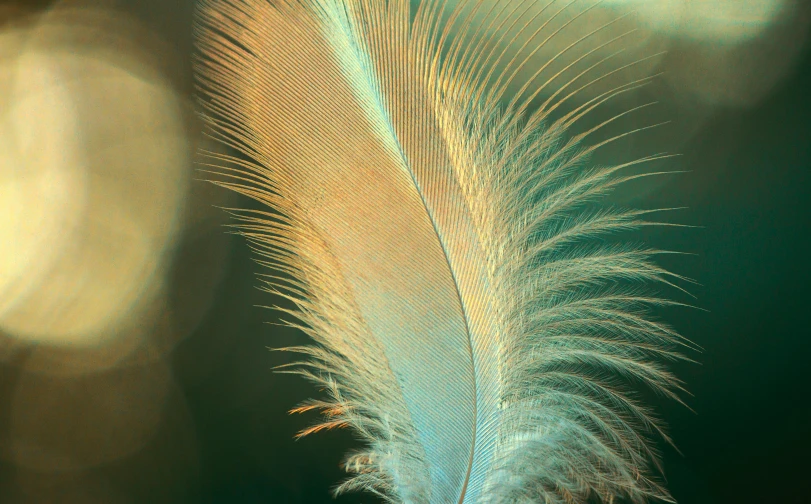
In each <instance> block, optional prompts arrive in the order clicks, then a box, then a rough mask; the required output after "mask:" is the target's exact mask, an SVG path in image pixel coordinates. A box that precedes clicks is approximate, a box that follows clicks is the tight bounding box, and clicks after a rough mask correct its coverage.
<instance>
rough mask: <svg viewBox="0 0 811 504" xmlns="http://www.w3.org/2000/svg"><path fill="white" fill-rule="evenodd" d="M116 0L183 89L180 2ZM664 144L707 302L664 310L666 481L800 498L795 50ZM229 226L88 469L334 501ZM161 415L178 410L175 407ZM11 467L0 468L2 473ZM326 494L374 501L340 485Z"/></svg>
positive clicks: (156, 495) (333, 437)
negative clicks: (115, 450) (170, 56)
mask: <svg viewBox="0 0 811 504" xmlns="http://www.w3.org/2000/svg"><path fill="white" fill-rule="evenodd" d="M125 6H126V8H128V9H131V10H132V11H133V12H135V13H136V14H137V15H138V16H140V17H142V18H143V19H144V20H145V22H146V23H147V24H149V25H151V26H152V27H154V29H156V30H157V31H159V32H160V33H161V34H162V35H163V36H164V37H165V39H166V40H168V41H170V42H171V44H172V45H173V47H174V49H175V50H176V51H177V54H178V55H181V56H182V57H181V58H179V59H178V61H182V63H181V67H180V68H177V69H176V70H177V77H176V79H177V84H178V86H179V87H180V88H181V89H183V90H184V91H185V92H186V93H187V94H188V95H189V96H191V94H192V78H191V71H190V64H189V63H188V61H189V59H190V55H191V53H192V41H191V35H190V33H191V19H192V15H193V6H192V1H191V0H143V1H139V0H131V1H130V2H128V3H127V4H125ZM679 150H680V151H681V152H683V153H684V157H683V158H681V160H680V161H679V164H680V168H683V169H688V170H691V173H688V174H685V175H682V176H680V177H678V178H676V179H673V180H672V181H670V182H668V184H667V185H666V186H665V187H663V188H661V189H659V192H658V193H657V194H654V195H652V196H651V198H652V199H654V200H656V201H657V202H659V201H661V202H663V205H665V206H688V207H689V209H688V210H686V211H685V212H683V213H682V214H680V217H679V220H680V221H681V222H688V223H691V224H698V225H701V226H703V228H702V229H697V230H692V231H687V232H685V231H678V232H670V231H666V232H662V233H661V234H660V233H659V232H658V231H657V232H656V234H655V236H653V235H651V236H650V237H651V238H655V242H656V244H657V245H659V246H662V247H672V248H676V249H679V250H688V251H692V252H695V253H696V254H697V256H696V257H691V258H686V259H679V261H678V263H674V264H673V266H674V268H676V269H677V270H678V271H679V272H683V273H685V274H687V275H688V276H690V277H692V278H695V279H698V280H699V281H700V282H701V284H702V286H699V287H696V288H694V289H693V292H695V293H696V295H697V296H698V298H699V299H698V301H697V304H698V305H700V306H701V307H702V308H705V309H706V310H708V312H701V311H697V310H673V311H671V312H668V313H666V314H665V317H666V319H667V320H668V321H670V322H672V323H673V324H674V325H675V326H676V327H677V328H678V329H679V330H680V331H681V332H682V333H683V334H684V335H686V336H687V337H689V338H690V339H692V340H693V341H695V342H696V343H698V344H699V345H701V346H702V347H703V348H704V352H703V353H702V354H700V355H697V356H695V355H694V356H692V357H694V358H696V359H697V360H698V361H700V363H701V364H700V365H694V364H681V365H678V366H677V369H676V372H677V374H678V375H679V376H680V377H681V378H683V379H684V380H685V381H686V383H687V387H688V388H689V390H690V391H691V392H692V393H693V394H694V397H692V398H689V399H688V403H689V405H690V406H691V407H692V408H693V409H694V410H695V413H692V412H690V411H688V410H686V409H685V408H683V407H681V406H679V405H677V404H673V403H670V402H666V401H658V402H660V403H661V404H659V405H658V406H659V408H658V410H659V411H660V413H661V414H662V416H663V417H664V418H665V419H666V420H667V423H668V424H669V426H670V432H671V434H672V437H673V439H674V441H675V443H676V444H677V446H678V447H679V449H680V450H681V452H682V455H680V454H678V453H676V451H675V450H673V449H669V448H665V449H664V466H665V472H666V476H667V481H668V487H669V488H670V489H671V491H672V493H673V495H674V496H675V497H676V499H677V500H678V501H679V502H682V503H684V504H746V503H752V504H755V503H757V504H768V503H772V502H774V503H778V502H779V503H783V504H790V503H807V502H811V389H809V386H811V379H809V376H811V370H810V368H811V362H810V361H811V330H809V324H810V321H811V316H809V314H811V288H809V283H811V274H809V268H811V261H809V259H811V229H809V224H811V219H809V216H811V205H810V204H809V196H811V194H810V192H811V57H809V54H808V51H806V52H805V55H804V56H803V57H802V58H801V61H800V62H799V63H798V64H797V66H796V67H795V68H794V70H793V72H792V73H791V74H790V76H789V77H787V78H786V79H785V80H783V81H782V83H781V84H780V85H779V86H778V87H777V88H776V89H774V90H773V91H772V93H771V94H770V95H769V96H768V97H766V98H765V99H764V100H762V101H760V102H759V103H758V104H757V105H755V106H754V107H752V108H749V109H729V110H723V109H721V110H719V111H717V112H716V113H715V115H714V117H713V119H711V120H710V121H709V122H707V123H705V124H704V125H703V126H702V128H701V131H700V133H699V134H697V135H696V136H694V137H693V138H692V140H690V141H689V142H688V143H687V144H686V145H684V146H681V147H680V149H679ZM245 204H247V203H245ZM215 232H216V233H217V236H220V233H222V231H221V230H219V229H218V230H215ZM217 239H218V238H216V236H213V235H212V236H209V237H205V236H204V237H202V238H201V237H199V236H198V237H196V238H194V239H191V238H187V239H184V241H183V242H182V243H181V245H180V249H179V253H178V254H179V255H178V260H177V264H176V266H175V271H174V273H173V275H174V277H173V278H176V288H177V289H179V290H183V289H193V288H194V285H193V281H191V280H189V279H193V278H194V277H195V268H196V267H198V266H199V265H200V264H203V263H204V262H205V255H206V250H207V247H208V246H210V243H209V241H211V242H212V243H213V242H214V241H216V240H217ZM207 240H209V241H207ZM227 240H228V242H229V243H228V245H229V246H230V256H229V257H228V263H227V267H226V270H225V271H226V274H225V275H224V276H223V277H222V280H221V282H220V283H219V285H218V287H217V288H216V292H215V300H214V303H213V305H212V307H211V309H210V310H209V311H208V313H207V315H206V317H205V320H204V321H203V323H202V324H201V325H200V326H199V327H198V329H197V330H196V331H195V333H194V334H192V335H191V336H190V337H189V338H188V339H186V340H185V341H184V342H183V343H182V344H181V345H180V346H178V347H177V349H176V350H175V352H174V355H173V357H172V363H173V370H174V373H175V378H176V380H177V382H178V384H179V385H180V389H181V394H182V395H183V400H184V403H185V408H184V409H183V410H182V411H181V410H180V409H177V411H175V409H172V408H169V410H168V413H167V415H168V417H167V420H166V422H165V424H164V426H163V427H162V430H161V431H160V432H159V434H158V436H157V437H156V439H154V441H153V442H152V443H150V444H149V445H148V446H147V447H146V448H145V449H143V450H142V451H141V452H140V453H138V454H137V455H134V456H132V457H129V458H127V459H124V460H121V461H118V462H116V463H115V464H113V465H110V466H107V467H104V468H101V469H99V471H102V472H104V474H105V476H107V477H108V478H109V479H110V480H111V481H113V482H114V484H115V485H116V486H117V487H118V488H119V489H120V490H121V491H122V493H124V494H126V495H129V496H131V497H132V501H133V502H143V503H153V502H154V503H178V504H182V503H195V504H197V503H200V504H203V503H210V504H213V503H218V504H219V503H221V504H224V503H235V504H237V503H268V502H280V503H285V502H290V503H316V502H333V500H332V498H331V497H330V495H329V491H330V488H331V487H332V486H333V485H335V484H336V483H338V482H339V481H340V480H341V479H342V478H343V473H342V470H341V469H340V467H339V463H340V461H341V459H342V457H343V454H344V453H345V452H346V451H347V449H349V448H351V447H352V446H353V444H354V443H353V439H352V436H351V434H349V433H348V432H330V433H325V434H319V435H316V436H312V437H310V438H306V439H303V440H300V441H294V440H293V435H294V434H295V432H296V431H297V430H299V429H300V428H303V427H305V426H306V425H308V424H309V423H310V422H311V421H312V420H313V418H312V417H306V416H305V417H298V416H296V417H292V416H289V415H287V413H286V412H287V410H289V409H290V408H291V407H293V406H295V405H296V404H297V403H298V402H299V401H300V400H302V399H304V398H306V397H309V396H312V395H314V394H316V392H315V391H314V390H313V389H312V388H311V387H310V386H309V385H307V384H306V383H303V382H302V381H301V380H300V379H297V378H295V377H291V376H285V375H277V374H274V373H272V372H271V367H273V366H275V365H278V364H280V363H283V362H286V361H287V359H288V358H289V357H288V356H285V355H282V354H277V353H271V352H268V351H266V350H265V348H266V347H269V346H273V347H277V346H284V345H287V344H290V343H294V342H300V341H302V339H301V336H299V335H297V334H295V333H294V332H292V331H288V330H284V329H281V328H279V327H276V326H271V325H267V324H265V322H273V321H275V320H276V315H275V314H274V313H273V312H271V311H268V310H262V309H259V308H256V307H255V305H268V304H273V303H274V302H275V301H274V300H272V299H269V296H268V295H265V294H263V293H261V292H258V291H257V290H256V289H255V288H254V285H255V284H256V281H255V278H254V273H255V272H256V271H257V270H258V267H257V266H256V265H255V264H254V263H253V262H252V261H251V260H250V256H249V253H248V250H247V247H246V246H245V244H244V243H243V242H242V241H241V240H240V239H239V238H237V237H229V238H227ZM14 373H15V371H14V369H13V366H12V365H5V366H3V371H2V374H1V375H0V380H3V381H4V383H2V382H0V387H2V390H5V391H7V390H9V388H10V387H11V385H12V384H13V380H14ZM2 397H5V396H4V395H3V394H0V399H2ZM0 413H2V406H0ZM173 414H177V415H179V416H183V415H190V416H191V420H190V421H187V420H188V418H186V417H185V416H184V418H183V421H181V420H180V419H178V420H177V421H176V422H175V421H174V420H173V417H172V415H173ZM178 418H179V417H178ZM188 425H192V426H193V429H191V430H189V428H188ZM0 428H2V424H0ZM190 447H191V448H190ZM190 453H192V454H193V455H189V454H190ZM10 471H13V469H12V468H10V467H7V466H0V478H2V476H1V475H2V474H3V473H4V472H5V474H6V475H9V474H11V473H10ZM2 501H3V496H2V494H0V502H2ZM338 502H374V501H373V500H372V499H369V498H367V497H364V496H357V495H351V496H345V497H342V498H340V499H338Z"/></svg>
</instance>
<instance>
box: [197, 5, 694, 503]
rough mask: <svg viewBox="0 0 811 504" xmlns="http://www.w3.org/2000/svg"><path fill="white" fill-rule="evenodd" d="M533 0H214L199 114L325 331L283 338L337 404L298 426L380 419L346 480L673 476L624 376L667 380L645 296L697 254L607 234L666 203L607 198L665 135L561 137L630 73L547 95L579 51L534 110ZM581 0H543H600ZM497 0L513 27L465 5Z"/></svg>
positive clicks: (515, 486)
mask: <svg viewBox="0 0 811 504" xmlns="http://www.w3.org/2000/svg"><path fill="white" fill-rule="evenodd" d="M530 3H532V2H526V1H523V2H522V1H517V2H516V1H501V0H494V1H491V2H489V3H488V2H483V1H482V0H469V1H460V2H458V3H457V5H456V6H455V7H454V6H448V5H446V4H445V3H444V2H443V1H441V0H425V1H422V2H420V3H419V4H418V5H416V4H412V2H410V1H408V0H219V1H214V0H206V1H204V2H203V6H202V8H201V10H200V15H199V17H198V23H197V25H196V30H197V38H198V44H199V50H200V54H201V57H200V58H198V59H197V61H196V65H197V68H196V71H197V75H198V83H199V87H200V90H201V94H202V95H203V96H204V97H205V98H204V100H203V105H204V107H205V110H206V113H205V114H204V116H205V118H206V120H207V121H208V122H209V124H210V125H211V127H212V128H211V130H212V132H213V134H214V135H215V136H217V137H218V138H219V139H220V140H222V141H224V142H225V143H226V144H228V145H229V146H231V147H232V148H234V149H236V150H237V151H238V152H239V153H240V155H239V156H227V155H223V154H210V156H211V158H212V161H211V165H212V166H214V167H215V168H213V171H214V172H215V173H217V174H218V176H217V179H216V180H217V183H219V184H220V185H222V186H224V187H227V188H230V189H233V190H235V191H237V192H239V193H242V194H244V195H247V196H249V197H251V198H253V199H255V200H257V201H259V202H261V203H263V204H264V205H266V207H267V210H263V211H257V210H254V211H238V212H235V216H236V219H237V220H238V224H239V227H240V228H241V233H242V234H243V235H244V236H245V237H246V238H247V240H248V241H249V243H250V244H251V246H252V247H253V248H254V250H255V252H256V253H257V254H258V256H259V257H260V258H261V261H262V262H263V264H265V265H266V266H268V267H269V268H271V269H273V270H274V271H275V272H274V273H273V274H270V275H267V276H266V277H264V278H265V287H266V288H267V290H269V291H271V292H274V293H276V294H278V295H281V296H283V297H285V298H288V299H289V300H291V301H292V302H293V303H295V305H296V307H297V308H296V310H294V311H289V313H290V314H292V315H293V316H294V317H295V318H296V322H291V325H294V326H296V327H299V328H300V329H301V330H302V331H304V332H305V333H307V334H308V335H309V336H310V337H311V338H312V339H313V341H314V343H315V344H314V345H312V346H306V347H297V348H293V349H290V350H293V351H296V352H300V353H302V354H304V355H305V356H306V362H305V363H304V364H305V366H304V367H296V368H295V370H294V372H296V373H299V374H302V375H304V376H306V377H307V378H309V379H311V380H313V381H315V382H317V383H319V384H321V385H322V386H323V388H324V389H325V390H326V391H327V394H328V398H327V399H323V400H317V401H310V402H307V403H304V404H303V405H302V406H301V407H300V408H297V409H296V410H294V411H297V412H302V411H309V410H320V411H322V412H323V413H324V414H325V415H326V421H325V422H324V423H322V424H319V425H316V426H314V427H313V428H311V429H308V430H306V431H304V432H303V433H302V434H309V433H311V432H316V431H319V430H324V429H331V428H339V427H350V428H352V429H353V430H354V431H355V432H356V433H357V434H358V435H360V436H361V437H362V439H363V441H364V442H365V448H364V449H363V450H361V451H359V452H358V453H355V454H352V455H350V456H349V457H348V459H347V462H346V468H347V470H348V471H349V472H350V473H351V474H352V475H353V476H352V477H351V478H350V479H349V480H348V481H347V482H345V483H344V484H342V485H341V486H340V487H339V488H338V491H339V492H341V491H348V490H367V491H371V492H374V493H376V494H378V495H379V496H381V497H382V498H384V499H386V500H388V501H391V502H409V503H428V502H430V503H484V502H487V503H490V502H493V503H496V502H547V503H564V502H565V503H570V502H585V501H586V500H587V499H590V498H592V497H593V496H596V497H597V498H598V499H600V500H602V501H605V502H614V500H615V499H618V498H624V499H629V500H630V501H633V502H644V501H647V500H649V499H651V498H663V499H669V496H668V494H667V492H666V491H665V490H664V489H663V488H662V487H661V486H660V485H659V484H658V483H657V482H656V477H655V475H653V471H652V469H651V467H652V464H655V463H656V462H655V459H656V458H655V453H654V451H653V449H652V448H651V447H650V442H649V440H648V435H647V433H648V432H650V431H659V432H661V429H660V427H659V426H658V422H657V420H656V419H655V418H654V417H653V416H652V414H651V412H649V411H648V409H647V408H646V407H644V406H643V405H641V404H639V403H638V401H637V400H636V399H635V398H634V396H633V394H632V393H631V392H630V391H629V389H628V386H627V383H628V382H632V383H641V384H644V385H647V386H649V387H651V388H652V389H654V390H656V391H658V392H660V393H663V394H665V395H667V396H670V397H673V398H676V399H677V400H678V395H677V394H678V392H679V390H680V389H681V385H680V382H679V381H678V380H677V379H676V378H674V377H673V376H672V375H671V374H670V373H669V372H668V371H667V370H666V369H665V367H664V366H663V364H662V361H663V360H667V359H676V358H680V356H679V353H678V346H679V345H682V346H689V343H687V342H685V341H684V340H682V339H681V338H680V336H679V335H677V334H676V333H675V332H674V331H673V330H672V329H670V328H669V327H668V326H666V325H665V324H662V323H659V322H657V321H655V320H654V319H652V318H651V317H650V316H649V314H648V312H649V308H651V307H653V306H657V305H666V304H674V303H673V302H670V301H667V300H665V299H661V298H659V297H657V296H655V295H653V294H651V291H650V290H649V289H646V287H645V286H647V285H651V284H657V283H658V284H662V285H673V286H675V282H677V281H679V280H681V279H682V277H679V276H676V275H673V274H671V273H669V272H668V271H666V270H664V269H662V268H661V267H658V266H657V265H656V264H655V263H654V262H653V259H654V257H655V256H656V255H657V254H659V253H661V251H657V250H651V249H647V248H644V247H637V246H632V245H622V244H620V245H608V244H606V243H607V242H605V241H604V240H603V238H604V236H605V235H607V234H611V233H615V232H620V231H627V230H632V229H637V228H639V227H640V226H644V225H648V224H655V223H652V222H650V221H648V220H646V217H647V216H648V215H649V213H650V212H649V211H638V210H622V209H613V208H603V209H600V208H597V207H595V205H594V202H595V201H596V199H597V198H599V197H600V196H602V195H604V194H606V193H608V192H609V191H610V190H611V189H612V188H614V187H615V186H616V185H618V184H620V183H623V182H626V181H628V180H631V179H634V178H637V177H639V176H641V175H640V174H636V175H634V174H628V175H625V174H624V173H626V171H627V170H626V169H627V168H628V167H630V166H633V165H637V164H643V163H648V162H652V161H654V160H656V159H661V158H663V157H665V156H664V155H657V156H650V157H647V158H643V159H640V160H637V161H634V162H630V163H625V164H622V165H618V166H608V167H601V166H591V165H589V163H588V160H589V158H590V156H591V154H592V153H593V152H594V151H595V150H596V149H597V148H598V147H600V146H601V145H604V144H606V143H609V142H610V140H609V141H604V142H600V143H597V144H594V145H591V146H586V144H584V141H585V140H586V139H587V137H588V135H589V134H590V133H591V132H593V131H596V130H597V129H598V128H599V127H598V128H593V129H591V130H589V131H587V132H585V133H582V134H578V135H572V136H570V137H568V138H567V136H566V135H567V133H566V132H567V131H569V130H570V129H571V127H572V125H573V124H574V123H575V122H576V121H578V120H579V119H580V118H581V117H583V116H584V115H585V114H587V113H588V112H589V111H590V110H592V109H594V108H595V107H596V106H598V105H599V104H601V103H603V102H605V101H606V100H608V99H610V98H612V97H613V96H616V95H617V94H621V93H623V92H626V91H627V90H629V89H631V88H633V87H634V86H636V85H637V84H638V83H631V84H628V85H624V86H621V87H619V88H616V89H613V90H611V91H609V92H606V93H602V94H600V95H598V96H597V97H596V98H593V99H591V100H590V101H588V102H586V103H584V104H581V105H580V106H578V107H575V108H573V109H572V110H571V111H570V112H568V113H566V114H563V115H561V116H560V117H558V118H557V119H555V120H552V119H551V118H552V115H551V114H552V111H553V110H554V109H556V108H557V107H559V106H560V105H561V103H562V102H563V101H565V100H566V99H567V98H568V97H571V96H572V95H573V94H574V92H575V91H576V90H577V88H581V89H582V88H585V87H587V83H588V82H589V81H588V75H587V74H586V73H585V72H584V73H581V74H580V75H578V76H577V77H576V78H575V79H574V80H572V81H570V82H569V83H567V84H565V85H563V86H561V88H560V89H559V90H558V91H557V92H556V93H555V94H554V95H553V96H552V97H551V98H550V99H548V100H547V101H546V102H545V103H543V104H541V106H540V107H538V108H537V109H534V110H532V109H530V102H531V101H532V100H534V99H535V98H536V96H537V95H538V93H537V92H533V93H529V91H531V90H532V89H533V88H531V87H529V86H530V84H529V83H527V85H526V86H524V87H523V88H522V90H521V92H519V93H518V95H516V96H515V97H514V98H513V99H512V100H509V102H507V103H506V104H505V101H506V98H509V97H507V96H505V89H506V88H507V86H508V85H511V84H513V82H512V80H513V79H514V78H515V76H516V75H517V74H518V69H519V68H520V67H521V66H522V65H523V64H524V62H525V61H526V60H527V59H528V57H526V58H525V57H523V56H521V54H522V52H521V50H518V51H516V50H515V48H514V47H512V46H511V44H510V36H512V37H518V36H519V33H518V32H519V31H520V30H525V28H526V26H524V28H521V26H523V25H522V23H520V22H518V20H519V17H518V16H519V13H517V7H515V6H516V5H524V4H526V5H529V4H530ZM580 3H582V2H577V0H574V1H572V0H570V1H568V2H554V1H553V2H550V9H552V8H553V7H554V9H558V10H557V11H556V12H558V13H560V12H563V11H564V10H565V9H577V8H580V9H581V10H580V11H576V10H575V14H576V13H577V12H584V11H586V10H588V9H589V8H591V7H593V6H594V2H592V3H591V4H589V5H587V6H585V7H582V6H580V7H579V6H578V5H579V4H580ZM552 4H560V7H559V8H558V7H557V5H555V6H552ZM574 4H578V5H574ZM487 5H489V6H490V7H489V8H488V9H489V10H486V9H485V7H486V6H487ZM508 7H509V8H508ZM482 13H487V14H486V15H487V16H489V17H486V18H485V19H489V24H490V26H507V27H508V28H505V29H504V30H506V32H505V31H504V30H501V31H498V30H496V31H494V30H487V29H481V28H476V27H475V26H474V25H473V24H471V23H470V20H471V19H472V18H473V16H476V15H482ZM510 26H513V27H514V28H509V27H510ZM510 30H512V32H510ZM498 33H501V34H502V35H500V36H497V35H496V34H498ZM504 33H508V35H506V36H505V35H503V34H504ZM510 33H511V34H512V35H509V34H510ZM510 55H512V56H510ZM510 58H511V59H510ZM578 61H579V60H578ZM497 69H499V70H498V71H497ZM584 76H585V77H584ZM596 80H599V78H598V79H593V80H592V81H591V82H594V81H596ZM567 88H568V89H567ZM531 110H532V111H531ZM609 122H610V121H606V122H605V123H603V125H605V124H607V123H609ZM615 138H617V137H615ZM246 159H248V160H250V161H247V160H246Z"/></svg>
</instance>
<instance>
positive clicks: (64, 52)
mask: <svg viewBox="0 0 811 504" xmlns="http://www.w3.org/2000/svg"><path fill="white" fill-rule="evenodd" d="M81 14H82V11H71V10H69V9H64V10H55V11H53V12H52V13H50V14H49V15H46V16H45V17H44V18H43V19H42V20H41V21H39V22H38V23H37V24H36V25H35V26H34V27H33V28H30V29H28V30H25V31H23V30H17V31H15V32H11V33H7V34H4V35H2V36H3V38H4V42H3V43H2V44H0V45H2V46H3V47H5V48H12V47H13V48H15V49H17V51H16V52H15V51H14V50H8V49H7V50H6V51H5V53H4V54H3V59H2V61H0V66H1V67H2V71H0V75H2V77H0V80H1V82H0V87H2V89H3V90H4V92H3V93H2V97H1V98H0V100H2V101H0V142H1V143H2V145H0V239H2V242H3V243H4V247H2V248H1V249H0V328H1V329H2V330H3V331H4V332H7V333H10V334H12V335H13V336H16V337H18V338H22V339H24V340H26V341H37V342H47V343H51V344H56V345H92V344H97V343H98V342H99V341H100V340H103V339H109V338H112V337H114V336H116V335H117V334H119V329H120V328H121V326H123V325H126V323H127V320H128V319H131V318H134V317H138V316H139V315H141V314H142V313H143V311H144V309H145V308H146V307H147V306H148V305H149V304H150V301H151V299H152V297H153V296H154V295H155V294H156V293H158V292H159V291H160V285H161V284H162V282H163V275H164V269H165V265H166V259H167V253H168V252H169V251H170V250H171V244H172V240H173V237H174V235H175V232H176V228H177V222H178V212H179V210H180V209H181V208H182V205H183V199H184V194H185V191H186V185H187V178H188V167H189V164H190V161H189V147H188V145H187V140H186V136H185V131H184V126H183V124H182V122H181V116H180V105H179V102H178V98H177V97H176V95H175V93H174V92H173V91H172V90H171V89H169V88H168V87H167V85H166V84H165V83H164V82H162V81H161V80H160V78H159V77H158V75H156V74H155V72H154V71H151V70H150V67H149V65H148V62H147V61H145V57H144V56H142V55H140V54H138V53H137V52H135V49H132V50H131V51H130V50H129V49H125V51H130V52H124V53H122V54H113V55H112V56H115V57H111V54H110V46H111V45H112V46H113V47H116V49H118V48H120V47H123V48H127V47H129V46H131V47H135V44H114V45H113V44H111V42H112V41H113V40H114V38H118V39H123V40H126V36H127V34H128V32H127V31H126V30H125V31H124V32H121V31H120V30H121V28H122V25H125V23H123V22H122V21H121V20H117V19H116V18H114V17H112V15H111V14H110V13H103V14H100V13H94V14H93V15H94V16H95V17H96V19H94V21H95V23H96V24H95V25H90V24H87V23H85V24H84V25H83V24H82V23H81V22H77V21H81V19H82V18H81ZM100 15H105V16H107V17H109V18H110V19H105V20H104V21H105V23H99V21H100V20H99V19H98V17H99V16H100ZM86 17H87V18H90V16H89V15H87V16H86ZM105 25H107V27H109V28H113V29H116V30H119V31H111V32H110V33H109V34H105V33H104V32H101V34H100V33H99V29H100V27H102V26H105ZM124 27H125V26H124ZM91 32H92V33H91ZM89 35H92V36H89ZM6 41H8V42H10V43H7V42H6Z"/></svg>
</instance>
